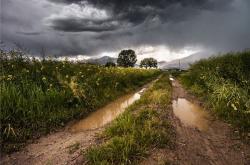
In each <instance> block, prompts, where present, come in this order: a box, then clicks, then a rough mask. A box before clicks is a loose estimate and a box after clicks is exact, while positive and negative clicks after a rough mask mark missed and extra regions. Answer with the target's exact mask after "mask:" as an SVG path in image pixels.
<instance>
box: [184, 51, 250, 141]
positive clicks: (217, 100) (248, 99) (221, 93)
mask: <svg viewBox="0 0 250 165" xmlns="http://www.w3.org/2000/svg"><path fill="white" fill-rule="evenodd" d="M181 81H182V83H183V84H184V85H185V86H186V87H187V88H188V89H190V90H191V91H192V92H193V93H194V94H196V95H197V96H200V97H201V98H203V100H204V101H205V102H206V103H207V104H208V106H210V107H211V109H212V110H213V111H214V112H215V113H216V114H218V115H219V116H220V117H221V118H223V119H225V120H227V121H228V122H230V123H232V124H233V125H234V126H236V127H238V128H239V129H240V132H241V133H242V135H243V136H244V135H246V134H247V133H249V132H250V51H245V52H237V53H228V54H225V55H221V56H218V57H212V58H209V59H206V60H201V61H199V62H197V63H195V64H193V65H192V66H191V68H190V69H189V70H188V72H186V73H184V74H183V75H182V76H181Z"/></svg>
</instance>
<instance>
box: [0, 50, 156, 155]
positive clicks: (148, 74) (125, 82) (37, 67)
mask: <svg viewBox="0 0 250 165" xmlns="http://www.w3.org/2000/svg"><path fill="white" fill-rule="evenodd" d="M0 57H1V58H0V68H1V73H0V87H1V91H0V92H1V93H0V96H1V100H0V107H1V112H0V121H1V127H0V130H1V132H0V135H1V148H2V149H3V150H4V151H5V152H10V151H15V150H18V149H19V148H20V147H21V146H22V145H23V144H24V143H25V142H26V141H27V139H34V138H36V137H39V136H40V135H42V134H46V133H49V132H51V131H53V130H55V129H56V128H58V127H62V126H64V125H65V124H66V123H67V122H68V121H70V120H72V119H76V118H80V117H83V116H84V115H86V114H88V113H90V112H92V111H95V110H96V109H97V108H99V107H101V106H103V105H105V104H107V103H108V102H110V101H112V100H114V99H115V98H117V97H118V96H121V95H123V94H125V93H128V92H131V91H132V90H135V89H136V88H138V87H140V86H142V85H143V84H145V83H147V82H149V81H151V80H153V79H154V78H156V77H157V76H158V75H159V73H160V71H159V70H145V69H133V68H119V67H103V66H97V65H90V64H82V63H71V62H68V61H52V60H43V61H38V60H35V59H33V60H31V59H29V58H25V57H23V55H22V54H21V53H18V52H15V51H11V52H7V53H6V52H1V56H0ZM3 144H4V145H3Z"/></svg>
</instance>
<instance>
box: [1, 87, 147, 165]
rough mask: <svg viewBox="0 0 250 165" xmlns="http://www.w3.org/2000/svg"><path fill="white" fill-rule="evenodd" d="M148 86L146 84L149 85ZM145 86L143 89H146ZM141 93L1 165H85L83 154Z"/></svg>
mask: <svg viewBox="0 0 250 165" xmlns="http://www.w3.org/2000/svg"><path fill="white" fill-rule="evenodd" d="M148 85H149V84H148ZM148 85H146V86H148ZM146 86H144V88H142V89H141V90H139V91H137V92H135V93H131V94H128V95H124V96H122V97H120V98H118V99H117V100H115V101H113V102H111V103H110V104H107V105H106V106H104V107H103V108H100V109H99V110H97V111H95V112H93V113H92V114H90V115H89V116H88V117H86V118H84V119H83V120H80V121H78V122H76V123H73V124H69V125H68V126H67V127H66V128H65V129H63V130H61V131H59V132H56V133H52V134H51V135H47V136H45V137H42V138H40V139H38V140H37V141H36V142H35V143H32V144H29V145H27V146H26V147H25V148H24V149H23V150H22V151H19V152H16V153H13V154H11V155H5V156H3V158H2V160H1V161H0V164H1V165H2V164H4V165H8V164H11V165H45V164H52V165H71V164H84V158H83V156H82V155H83V154H82V153H81V152H82V151H84V150H86V149H87V148H88V147H90V146H91V145H92V144H93V143H95V141H96V139H97V134H98V133H100V132H101V131H102V130H103V129H104V127H105V126H106V125H107V124H108V123H109V122H110V121H112V120H114V119H115V118H116V117H117V116H118V115H119V114H121V113H122V112H123V111H124V110H125V108H126V107H128V106H129V105H131V104H132V103H133V102H134V101H136V100H138V99H139V98H140V95H141V93H142V92H143V90H145V88H146Z"/></svg>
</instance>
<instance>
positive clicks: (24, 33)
mask: <svg viewBox="0 0 250 165" xmlns="http://www.w3.org/2000/svg"><path fill="white" fill-rule="evenodd" d="M16 33H17V34H22V35H40V34H41V32H16Z"/></svg>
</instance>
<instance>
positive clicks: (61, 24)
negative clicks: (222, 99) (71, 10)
mask: <svg viewBox="0 0 250 165" xmlns="http://www.w3.org/2000/svg"><path fill="white" fill-rule="evenodd" d="M50 1H51V2H54V3H66V4H74V3H75V4H78V5H83V6H84V5H86V2H87V3H88V4H91V5H94V6H95V7H97V8H99V9H106V10H108V11H109V14H111V17H112V19H113V20H115V21H117V22H120V23H121V22H128V23H130V25H133V26H137V25H138V24H141V23H143V22H145V21H148V20H151V19H154V18H155V17H157V18H159V19H160V20H161V21H163V22H164V23H165V22H168V21H170V22H171V21H182V20H184V19H186V18H187V17H189V16H193V15H194V14H198V13H199V11H200V10H224V9H227V8H228V7H229V6H230V3H231V2H232V0H220V1H218V0H127V1H123V0H73V1H72V0H50ZM70 24H71V25H72V26H70ZM125 25H126V24H125ZM51 27H52V28H54V29H56V30H62V31H64V30H65V31H94V32H98V31H109V30H116V29H117V27H114V26H113V25H110V23H109V22H106V23H104V22H103V21H99V22H95V21H91V20H84V19H81V18H58V19H53V20H51Z"/></svg>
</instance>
